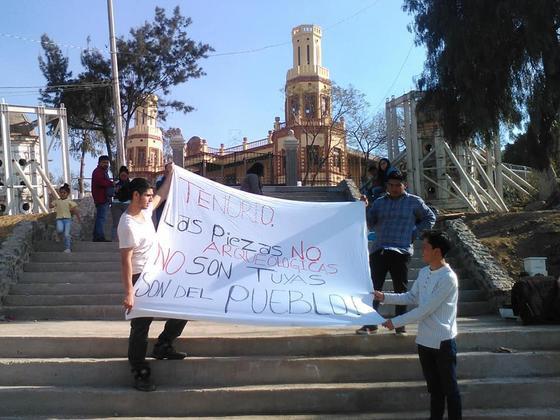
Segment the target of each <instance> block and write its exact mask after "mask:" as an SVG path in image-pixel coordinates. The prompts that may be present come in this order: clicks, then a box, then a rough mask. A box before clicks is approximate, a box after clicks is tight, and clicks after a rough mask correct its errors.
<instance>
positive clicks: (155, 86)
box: [39, 7, 213, 161]
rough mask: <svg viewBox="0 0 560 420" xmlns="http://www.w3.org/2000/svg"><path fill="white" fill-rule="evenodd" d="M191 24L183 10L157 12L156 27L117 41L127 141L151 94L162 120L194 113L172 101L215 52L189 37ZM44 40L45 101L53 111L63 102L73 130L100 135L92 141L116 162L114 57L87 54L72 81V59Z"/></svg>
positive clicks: (133, 31)
mask: <svg viewBox="0 0 560 420" xmlns="http://www.w3.org/2000/svg"><path fill="white" fill-rule="evenodd" d="M191 23H192V21H191V19H190V18H187V17H184V16H182V15H181V12H180V9H179V7H176V8H175V9H174V10H173V13H172V14H171V16H167V15H166V13H165V10H164V9H162V8H159V7H157V8H156V9H155V17H154V20H153V22H151V23H150V22H145V23H144V24H143V25H141V26H139V27H137V28H132V29H131V30H130V36H129V37H128V38H125V37H120V38H118V39H117V52H118V67H119V81H120V96H121V107H122V113H123V120H124V121H123V122H124V133H125V136H126V135H127V134H128V129H129V126H130V124H131V122H132V119H133V117H134V113H135V111H136V109H137V108H138V107H139V106H141V105H142V103H143V102H144V101H145V99H146V98H147V96H148V95H151V94H157V95H158V96H159V97H160V100H159V103H158V108H159V114H160V115H159V116H160V118H162V119H165V116H166V115H167V112H168V110H170V109H173V110H177V111H181V112H185V113H186V112H190V111H192V110H193V109H194V108H193V107H192V106H190V105H187V104H185V103H184V102H182V101H179V100H173V99H170V98H168V95H169V94H170V93H171V88H172V87H173V86H177V85H179V84H181V83H185V82H186V81H188V80H189V79H192V78H198V77H201V76H203V75H204V74H205V73H204V72H203V70H202V68H201V67H200V65H199V61H200V59H202V58H206V57H207V53H208V52H210V51H213V49H212V47H210V46H209V45H208V44H202V43H196V42H195V41H193V40H192V39H190V38H189V36H188V33H187V28H188V27H189V26H190V25H191ZM41 41H42V42H41V44H42V47H43V53H44V58H43V57H39V67H40V69H41V71H42V72H43V75H44V76H45V78H46V79H47V86H48V87H47V88H46V89H44V90H43V91H42V92H41V99H42V100H43V102H45V103H46V104H49V105H53V106H59V105H60V104H61V103H64V104H65V106H66V108H67V110H68V121H69V127H70V128H71V129H77V130H92V131H97V132H98V133H99V134H100V136H91V137H90V140H91V139H95V138H102V139H103V140H104V142H105V147H106V149H107V154H108V155H109V158H110V159H111V161H113V159H112V157H113V156H114V148H115V146H114V145H115V142H114V132H115V130H114V117H113V109H112V90H111V61H110V57H109V56H108V54H106V55H104V54H102V53H101V52H100V51H98V50H93V49H88V50H85V51H84V52H83V53H82V56H81V64H82V68H83V71H82V72H81V73H80V74H79V75H78V76H77V77H74V78H73V77H72V73H71V72H69V71H68V59H67V58H66V57H64V55H63V54H62V53H61V51H60V48H59V47H58V46H57V45H56V44H55V43H53V42H52V41H51V40H50V39H49V37H48V36H47V35H43V37H42V39H41ZM82 138H83V137H82Z"/></svg>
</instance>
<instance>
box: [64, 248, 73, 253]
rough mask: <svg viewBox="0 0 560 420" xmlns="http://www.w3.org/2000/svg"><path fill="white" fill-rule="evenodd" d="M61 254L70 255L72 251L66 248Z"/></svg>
mask: <svg viewBox="0 0 560 420" xmlns="http://www.w3.org/2000/svg"><path fill="white" fill-rule="evenodd" d="M63 252H64V253H65V254H70V253H71V252H72V250H71V249H70V248H66V249H65V250H64V251H63Z"/></svg>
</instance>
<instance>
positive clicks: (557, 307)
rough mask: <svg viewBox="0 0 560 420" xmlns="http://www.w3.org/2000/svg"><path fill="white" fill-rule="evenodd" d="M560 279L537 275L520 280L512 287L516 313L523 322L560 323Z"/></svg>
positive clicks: (512, 302) (512, 298) (513, 304)
mask: <svg viewBox="0 0 560 420" xmlns="http://www.w3.org/2000/svg"><path fill="white" fill-rule="evenodd" d="M559 283H560V279H558V280H557V279H555V278H554V277H545V276H536V277H527V278H524V279H521V280H518V281H516V282H515V284H514V285H513V288H512V289H511V304H512V307H513V313H514V315H517V316H520V317H521V320H522V321H523V324H525V325H528V324H553V323H560V285H559Z"/></svg>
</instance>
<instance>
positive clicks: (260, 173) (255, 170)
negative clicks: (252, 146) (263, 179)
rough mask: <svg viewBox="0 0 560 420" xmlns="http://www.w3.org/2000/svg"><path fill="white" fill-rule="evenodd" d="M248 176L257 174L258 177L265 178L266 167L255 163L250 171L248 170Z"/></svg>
mask: <svg viewBox="0 0 560 420" xmlns="http://www.w3.org/2000/svg"><path fill="white" fill-rule="evenodd" d="M247 173H248V174H255V175H258V176H264V166H263V164H262V163H260V162H256V163H253V164H252V165H251V167H250V168H249V169H247Z"/></svg>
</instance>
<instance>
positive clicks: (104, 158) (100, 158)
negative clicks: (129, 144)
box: [97, 155, 109, 163]
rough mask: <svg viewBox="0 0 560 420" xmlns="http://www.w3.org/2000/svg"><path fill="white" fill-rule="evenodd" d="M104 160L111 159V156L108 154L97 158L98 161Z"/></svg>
mask: <svg viewBox="0 0 560 420" xmlns="http://www.w3.org/2000/svg"><path fill="white" fill-rule="evenodd" d="M102 160H109V156H107V155H101V156H99V159H97V163H101V161H102Z"/></svg>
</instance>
